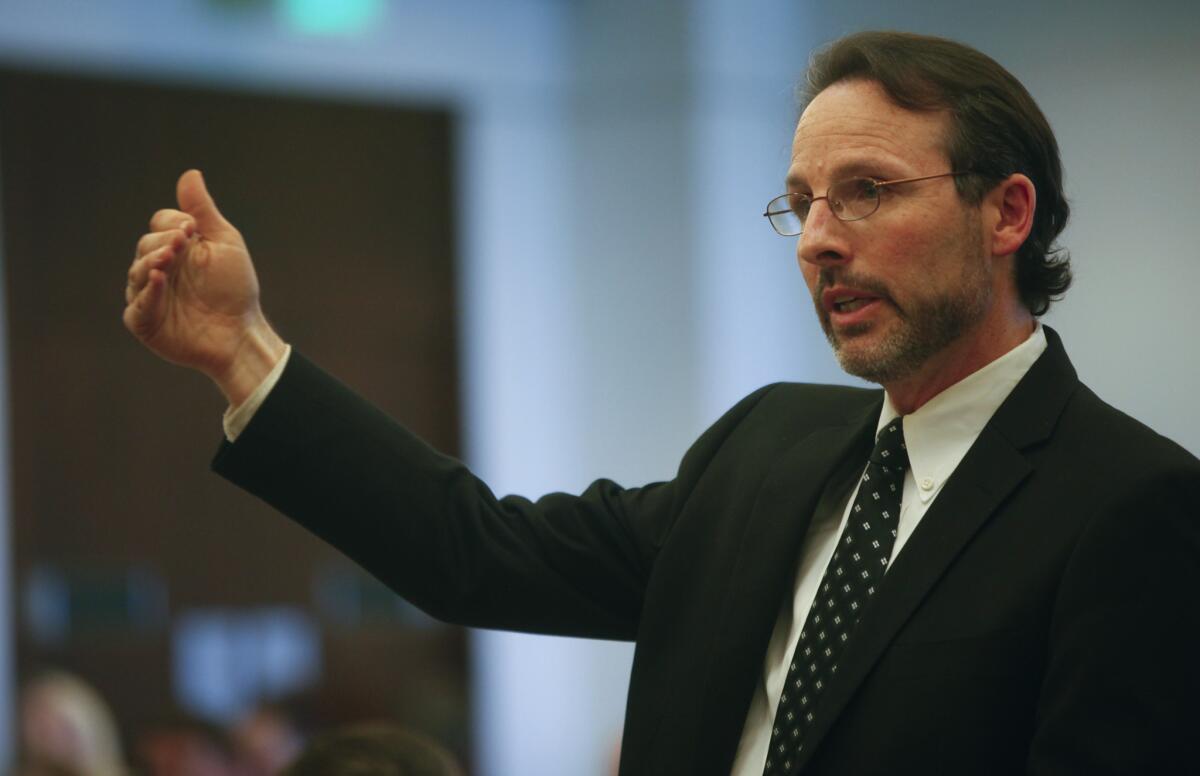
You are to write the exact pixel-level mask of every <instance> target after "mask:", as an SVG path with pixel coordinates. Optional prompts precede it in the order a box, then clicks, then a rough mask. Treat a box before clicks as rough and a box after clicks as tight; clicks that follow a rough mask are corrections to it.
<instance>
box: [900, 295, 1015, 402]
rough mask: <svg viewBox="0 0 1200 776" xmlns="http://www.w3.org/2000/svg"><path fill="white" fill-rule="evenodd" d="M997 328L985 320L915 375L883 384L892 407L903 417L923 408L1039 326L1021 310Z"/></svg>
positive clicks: (918, 369)
mask: <svg viewBox="0 0 1200 776" xmlns="http://www.w3.org/2000/svg"><path fill="white" fill-rule="evenodd" d="M1011 312H1012V314H1010V315H1007V316H1005V318H1004V319H1003V321H1001V322H1000V323H999V324H998V325H989V324H988V322H986V321H981V322H980V324H979V325H978V326H977V327H976V328H975V329H974V330H972V331H971V332H964V334H963V336H961V337H959V338H958V339H957V340H955V341H954V342H953V343H951V344H950V345H947V346H946V347H945V348H943V349H942V350H941V351H939V352H937V353H935V354H934V355H932V356H930V357H929V358H928V359H927V360H926V361H925V363H923V364H921V365H920V366H919V367H918V368H917V369H916V370H915V371H914V372H913V373H912V374H910V375H908V376H907V377H904V378H901V379H899V380H893V381H891V382H888V383H885V384H884V386H883V387H884V390H886V391H887V394H888V398H889V399H891V402H892V406H893V407H895V408H896V411H897V412H899V413H900V414H901V415H908V414H911V413H913V412H916V411H917V410H919V409H920V408H921V407H923V406H924V405H925V404H926V403H927V402H928V401H929V400H930V399H932V398H933V397H935V396H937V395H938V394H939V393H941V392H942V391H944V390H946V389H947V388H949V387H950V386H952V385H954V384H955V383H957V382H959V381H960V380H962V379H963V378H965V377H968V376H969V375H972V374H974V373H975V372H977V371H979V370H980V369H982V368H983V367H985V366H987V365H988V364H990V363H992V362H993V361H995V360H996V359H998V358H1000V357H1001V356H1003V355H1004V354H1005V353H1007V352H1009V351H1010V350H1012V349H1013V348H1015V347H1017V346H1018V345H1020V344H1021V343H1022V342H1024V341H1025V340H1027V339H1028V338H1029V335H1030V334H1032V333H1033V330H1034V328H1035V327H1036V325H1037V321H1036V320H1035V319H1034V317H1033V315H1032V314H1030V313H1029V311H1028V310H1025V309H1024V307H1021V308H1020V309H1019V310H1014V311H1011Z"/></svg>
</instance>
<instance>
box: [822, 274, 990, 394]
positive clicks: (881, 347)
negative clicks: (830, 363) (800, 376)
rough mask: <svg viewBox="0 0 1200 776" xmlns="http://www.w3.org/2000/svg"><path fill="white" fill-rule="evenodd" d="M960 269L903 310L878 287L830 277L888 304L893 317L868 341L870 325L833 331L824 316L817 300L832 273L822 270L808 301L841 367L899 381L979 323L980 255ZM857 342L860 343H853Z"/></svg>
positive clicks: (983, 280)
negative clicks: (954, 276)
mask: <svg viewBox="0 0 1200 776" xmlns="http://www.w3.org/2000/svg"><path fill="white" fill-rule="evenodd" d="M962 266H963V271H962V276H961V277H960V278H959V281H958V282H957V283H955V284H952V285H951V286H950V288H949V290H947V291H943V292H941V293H940V294H938V295H936V296H932V297H926V298H921V299H913V300H912V301H910V302H906V303H905V304H904V306H903V307H901V306H900V305H899V304H897V303H896V302H895V301H894V297H893V296H892V294H891V292H890V289H888V288H887V287H886V285H884V284H883V283H881V282H879V281H875V280H872V279H871V278H865V277H863V278H860V277H854V276H853V275H850V274H847V273H839V274H838V276H837V278H836V279H837V281H838V282H839V283H841V284H843V285H847V286H850V287H852V288H857V289H860V290H863V291H868V292H870V293H872V294H875V295H877V296H879V297H880V300H881V301H880V304H889V305H891V306H892V309H893V310H895V311H896V313H897V316H898V320H897V321H896V323H895V325H892V326H891V327H889V328H888V329H887V330H885V331H883V332H881V333H880V334H878V335H877V336H876V337H875V338H874V341H873V342H871V341H869V340H867V339H866V337H865V335H868V334H869V333H870V329H871V327H872V326H875V325H876V324H872V323H866V324H861V325H858V326H852V327H843V328H841V329H834V327H833V324H832V322H831V321H830V319H829V312H828V311H827V310H826V309H825V308H824V306H823V305H822V304H821V301H820V300H821V293H822V292H823V291H824V290H825V289H826V288H828V287H829V286H830V285H832V284H833V281H834V275H833V273H834V270H831V269H830V268H825V269H823V270H822V271H821V275H820V279H819V282H818V284H817V289H816V291H815V292H814V293H813V300H814V302H816V306H817V317H818V318H819V319H820V321H821V328H822V329H823V330H824V331H825V338H826V339H828V340H829V344H830V345H831V346H832V347H833V352H834V355H835V356H836V357H837V360H838V363H839V364H841V367H842V369H843V370H845V371H846V372H847V373H848V374H851V375H854V376H855V377H860V378H862V379H864V380H867V381H869V382H872V383H879V384H886V383H890V382H894V381H896V380H903V379H904V378H906V377H909V376H911V375H913V374H914V373H916V372H917V370H919V369H920V368H921V366H922V365H923V364H924V363H925V362H926V361H928V360H929V358H930V357H932V356H934V355H936V354H937V353H939V352H941V351H942V350H943V349H945V348H946V347H947V346H948V345H950V344H952V343H953V342H954V341H956V340H957V339H958V338H959V337H961V336H962V335H963V333H964V332H967V331H969V330H970V329H971V328H972V327H974V326H975V325H976V324H977V323H979V322H980V321H981V320H982V319H983V317H984V315H985V314H986V312H987V310H988V307H989V306H990V304H991V299H992V286H991V278H990V277H989V273H988V269H987V267H986V264H985V261H984V258H983V256H982V255H979V256H977V257H976V256H971V257H966V260H965V261H964V262H963V265H962ZM858 339H862V340H863V341H862V342H858V343H855V342H854V340H858Z"/></svg>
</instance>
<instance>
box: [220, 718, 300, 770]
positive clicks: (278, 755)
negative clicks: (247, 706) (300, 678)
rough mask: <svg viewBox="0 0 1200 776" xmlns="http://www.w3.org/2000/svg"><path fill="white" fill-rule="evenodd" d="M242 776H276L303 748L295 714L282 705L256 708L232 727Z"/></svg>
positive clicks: (298, 723)
mask: <svg viewBox="0 0 1200 776" xmlns="http://www.w3.org/2000/svg"><path fill="white" fill-rule="evenodd" d="M230 735H231V736H232V738H233V745H234V749H235V751H236V754H237V760H238V764H239V771H240V774H241V776H276V775H277V774H279V773H280V772H281V771H283V769H284V768H286V767H287V766H288V765H290V764H291V763H292V762H293V761H295V759H296V758H297V757H298V756H299V754H300V752H301V750H302V749H303V748H304V731H303V730H302V725H301V723H300V722H299V720H298V719H297V714H296V713H295V711H294V710H292V709H291V708H289V707H288V706H287V705H286V704H284V703H269V704H263V705H261V706H259V707H258V708H257V709H255V710H254V711H252V712H251V713H250V714H248V715H246V717H244V718H243V719H242V720H241V721H239V722H238V723H237V724H236V725H234V726H233V730H232V731H231V733H230Z"/></svg>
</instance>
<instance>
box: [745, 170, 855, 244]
mask: <svg viewBox="0 0 1200 776" xmlns="http://www.w3.org/2000/svg"><path fill="white" fill-rule="evenodd" d="M815 199H825V200H827V201H828V203H829V209H830V210H831V211H833V214H834V216H836V217H837V218H838V219H840V220H842V221H854V220H857V219H859V218H866V217H867V216H869V215H871V214H872V213H874V212H875V210H876V209H877V208H878V207H879V186H878V185H877V182H876V181H874V180H872V179H871V178H849V179H847V180H844V181H837V182H836V183H834V184H833V185H831V186H830V187H829V191H827V192H826V194H825V196H824V197H816V198H815ZM813 201H814V198H813V197H811V196H808V195H803V194H785V195H783V196H782V197H778V198H776V199H775V200H773V201H772V203H771V206H770V207H769V208H768V217H769V218H770V219H771V224H772V226H774V227H775V229H776V230H777V231H778V232H779V233H780V234H787V235H793V234H800V232H801V231H803V229H804V222H805V221H807V220H808V213H809V211H810V210H811V209H812V206H813Z"/></svg>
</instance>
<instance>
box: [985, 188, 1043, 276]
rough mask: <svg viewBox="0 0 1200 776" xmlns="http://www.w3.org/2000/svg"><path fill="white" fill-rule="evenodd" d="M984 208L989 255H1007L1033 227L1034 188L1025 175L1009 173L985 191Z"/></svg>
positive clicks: (1035, 191)
mask: <svg viewBox="0 0 1200 776" xmlns="http://www.w3.org/2000/svg"><path fill="white" fill-rule="evenodd" d="M984 208H985V210H984V212H985V214H986V216H987V218H986V219H985V222H984V223H985V224H986V225H987V230H988V233H987V239H988V240H990V242H991V248H992V255H993V256H1011V255H1013V254H1014V253H1016V252H1017V250H1018V249H1019V248H1020V247H1021V246H1022V245H1024V244H1025V240H1026V239H1027V238H1028V237H1029V232H1030V231H1032V230H1033V214H1034V211H1036V210H1037V189H1035V188H1034V186H1033V181H1031V180H1029V178H1028V177H1027V176H1025V175H1022V174H1021V173H1019V172H1017V173H1013V174H1012V175H1010V176H1008V177H1007V178H1005V179H1004V180H1002V181H1001V182H1000V183H998V184H996V185H995V186H994V187H993V188H992V190H991V191H990V192H988V194H987V196H985V197H984Z"/></svg>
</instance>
